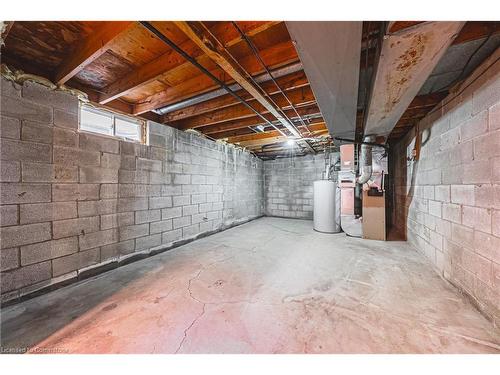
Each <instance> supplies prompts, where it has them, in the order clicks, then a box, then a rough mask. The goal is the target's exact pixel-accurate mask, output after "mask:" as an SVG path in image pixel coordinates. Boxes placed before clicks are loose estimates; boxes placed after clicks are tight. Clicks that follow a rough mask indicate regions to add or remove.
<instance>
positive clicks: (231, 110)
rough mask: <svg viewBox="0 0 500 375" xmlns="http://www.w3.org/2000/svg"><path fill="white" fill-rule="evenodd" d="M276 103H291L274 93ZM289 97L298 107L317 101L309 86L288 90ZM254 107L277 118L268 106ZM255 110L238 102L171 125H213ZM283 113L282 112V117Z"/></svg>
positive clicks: (250, 115) (254, 105) (182, 126)
mask: <svg viewBox="0 0 500 375" xmlns="http://www.w3.org/2000/svg"><path fill="white" fill-rule="evenodd" d="M270 97H271V98H272V100H273V101H274V102H275V103H276V105H277V106H278V107H280V108H282V109H284V110H286V109H289V108H290V106H289V103H288V101H287V100H286V98H285V97H284V96H283V95H281V94H274V95H271V96H270ZM287 97H288V99H289V100H290V101H291V102H292V103H293V104H294V106H296V107H300V106H304V105H307V104H312V103H314V102H315V98H314V94H313V92H312V90H311V88H310V87H309V86H306V87H301V88H298V89H294V90H292V91H289V92H287ZM252 106H253V108H255V109H256V110H257V111H258V112H259V113H260V114H266V113H270V114H271V115H272V116H274V117H275V118H277V117H276V115H275V114H274V113H272V112H271V111H269V110H268V108H267V107H265V106H263V105H261V104H260V102H259V103H252ZM254 116H255V112H253V111H252V110H250V109H248V108H246V107H245V106H244V105H243V104H237V105H233V106H230V107H226V108H222V109H218V110H216V111H213V112H210V113H204V114H201V115H198V116H193V117H189V118H187V119H185V120H180V121H174V122H170V123H169V125H171V126H174V127H176V128H177V129H182V130H186V129H194V128H199V127H201V126H207V125H213V124H217V123H219V122H224V121H229V120H237V119H243V118H248V117H254ZM281 116H282V115H281V114H280V117H281Z"/></svg>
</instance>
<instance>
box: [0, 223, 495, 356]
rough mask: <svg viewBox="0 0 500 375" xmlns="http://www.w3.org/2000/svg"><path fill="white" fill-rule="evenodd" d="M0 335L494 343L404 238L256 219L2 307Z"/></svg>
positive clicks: (433, 349) (106, 349)
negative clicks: (366, 235) (371, 236)
mask: <svg viewBox="0 0 500 375" xmlns="http://www.w3.org/2000/svg"><path fill="white" fill-rule="evenodd" d="M1 318H2V327H1V332H2V346H3V347H25V346H30V347H31V346H33V345H36V346H39V347H41V348H46V349H52V350H54V349H55V350H57V351H63V352H66V351H67V352H70V353H498V352H500V332H499V330H496V329H494V328H493V326H492V324H491V323H490V322H488V321H487V320H486V319H485V318H484V317H483V316H482V315H480V313H479V312H478V311H477V310H476V309H475V308H474V307H473V306H472V305H471V304H470V303H469V302H468V301H467V300H466V299H465V298H464V297H462V296H461V295H460V294H459V293H458V292H457V291H456V290H455V289H454V288H453V287H451V286H450V285H448V284H447V283H446V282H444V281H443V280H442V279H440V278H439V276H438V275H437V274H436V273H435V272H434V271H433V270H432V269H431V267H430V265H429V264H428V263H427V261H426V260H425V259H424V258H423V257H422V256H421V255H420V254H418V253H417V252H415V251H414V250H413V249H412V248H411V247H410V246H409V245H407V244H406V243H404V242H378V241H368V240H362V239H357V238H349V237H346V236H345V235H344V234H335V235H331V234H330V235H329V234H322V233H318V232H314V231H313V230H312V222H310V221H302V220H288V219H278V218H261V219H258V220H255V221H252V222H250V223H247V224H244V225H241V226H238V227H235V228H232V229H230V230H227V231H224V232H221V233H218V234H215V235H212V236H210V237H206V238H203V239H200V240H198V241H195V242H192V243H189V244H187V245H185V246H182V247H179V248H177V249H174V250H171V251H168V252H166V253H163V254H160V255H157V256H154V257H151V258H148V259H145V260H142V261H139V262H136V263H132V264H129V265H127V266H124V267H121V268H118V269H115V270H113V271H110V272H108V273H105V274H102V275H100V276H98V277H95V278H92V279H88V280H86V281H83V282H80V283H78V284H74V285H71V286H68V287H65V288H63V289H59V290H57V291H54V292H52V293H49V294H46V295H42V296H40V297H37V298H35V299H31V300H28V301H25V302H23V303H21V304H17V305H13V306H10V307H7V308H4V309H3V310H2V317H1Z"/></svg>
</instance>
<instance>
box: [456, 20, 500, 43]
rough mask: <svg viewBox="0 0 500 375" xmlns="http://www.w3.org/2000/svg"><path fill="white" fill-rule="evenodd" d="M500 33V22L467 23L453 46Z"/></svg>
mask: <svg viewBox="0 0 500 375" xmlns="http://www.w3.org/2000/svg"><path fill="white" fill-rule="evenodd" d="M498 33H500V22H498V21H494V22H488V21H471V22H467V23H466V24H465V25H464V27H462V30H460V33H459V34H458V35H457V37H456V38H455V40H454V41H453V43H452V45H457V44H462V43H467V42H470V41H473V40H477V39H483V38H486V37H488V36H489V35H494V34H498Z"/></svg>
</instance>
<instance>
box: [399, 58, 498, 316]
mask: <svg viewBox="0 0 500 375" xmlns="http://www.w3.org/2000/svg"><path fill="white" fill-rule="evenodd" d="M499 57H500V50H497V51H496V52H495V53H494V54H493V55H492V56H491V57H490V58H489V59H488V60H487V61H485V62H484V63H483V64H482V65H481V66H480V67H479V68H478V69H477V70H476V71H475V72H474V73H473V74H472V76H471V77H469V78H468V79H467V80H466V81H465V82H464V83H463V84H462V85H461V86H460V87H458V88H457V90H456V91H455V92H454V93H451V94H450V95H449V96H448V97H447V98H445V99H444V100H443V102H442V104H443V106H442V109H439V110H437V111H435V112H434V113H432V114H429V115H428V116H427V117H426V118H424V119H423V120H422V121H421V122H420V124H419V131H420V133H419V134H420V135H421V134H422V132H423V133H424V139H423V144H422V147H421V154H420V159H419V160H418V161H415V162H413V161H407V157H408V156H410V152H411V150H412V149H413V146H414V143H415V131H413V132H411V133H409V134H407V136H406V137H405V138H404V139H403V140H402V141H400V142H399V143H398V144H397V145H396V146H395V148H394V151H393V157H394V158H395V160H394V161H395V165H396V168H395V169H396V174H395V181H396V204H395V212H394V223H395V224H396V225H397V224H399V229H400V230H401V231H403V232H406V234H407V238H408V241H409V242H410V243H411V244H412V245H413V246H414V247H415V248H416V249H417V250H418V251H420V252H421V253H423V254H425V256H426V257H427V258H428V259H429V260H430V261H431V262H432V264H433V265H434V266H435V267H436V269H437V270H438V272H440V273H441V274H442V276H443V277H444V278H446V279H447V280H449V281H450V282H451V283H453V284H454V285H455V286H457V287H458V288H459V289H460V290H462V291H463V292H465V293H466V294H467V295H469V296H470V297H471V298H472V299H473V301H475V303H476V304H477V306H478V307H479V308H480V309H481V310H482V311H483V312H484V314H485V315H487V316H488V317H490V318H491V319H492V320H493V321H494V322H495V324H496V325H497V326H500V61H499V60H498V59H499ZM457 94H459V95H458V96H456V95H457ZM455 96H456V97H455ZM426 134H429V135H428V139H425V137H426Z"/></svg>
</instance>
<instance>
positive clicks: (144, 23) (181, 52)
mask: <svg viewBox="0 0 500 375" xmlns="http://www.w3.org/2000/svg"><path fill="white" fill-rule="evenodd" d="M139 23H140V24H141V25H142V26H144V27H145V28H146V29H147V30H149V31H150V32H151V33H153V34H154V35H156V37H158V39H160V40H161V41H162V42H164V43H165V44H167V45H168V46H169V47H170V48H172V49H173V50H174V51H175V52H177V53H178V54H179V55H181V56H182V57H184V58H185V59H186V60H187V61H189V62H190V63H191V64H193V65H194V66H196V67H197V68H198V69H199V70H201V71H202V72H203V73H204V74H206V75H207V76H208V77H209V78H210V79H211V80H212V81H214V82H215V83H217V84H218V85H220V86H221V87H222V88H224V89H225V90H226V91H227V92H228V93H229V94H230V95H231V96H233V97H234V98H236V99H238V100H239V101H240V102H241V103H242V104H243V105H244V106H245V107H247V108H248V109H250V110H251V111H253V112H255V114H257V116H259V117H260V118H261V119H263V120H264V121H265V122H266V123H268V124H269V125H271V126H272V127H273V128H274V129H276V130H277V131H278V132H279V133H280V134H282V135H283V136H285V137H286V136H287V135H286V134H285V133H284V132H283V131H281V129H279V128H277V127H276V126H275V125H273V124H272V123H271V122H270V121H269V120H268V119H267V118H265V117H264V116H263V115H262V114H260V112H259V111H257V110H256V109H255V108H254V107H252V106H251V105H250V104H248V103H247V102H246V101H245V100H244V99H243V98H242V97H241V96H239V95H238V94H236V93H235V92H234V91H233V90H231V89H230V88H229V86H228V85H226V84H225V83H224V82H222V81H221V80H219V79H218V78H217V77H216V76H214V75H213V74H212V73H210V71H209V70H208V69H206V68H205V67H204V66H203V65H201V64H200V63H198V61H196V60H195V59H193V58H192V57H191V56H190V55H189V54H187V53H186V52H185V51H184V50H183V49H181V48H180V47H179V46H177V44H175V43H174V42H172V41H171V40H170V39H169V38H167V37H166V36H165V35H163V34H162V33H161V32H160V31H159V30H157V29H156V28H155V27H154V26H153V25H151V24H150V23H149V22H147V21H139Z"/></svg>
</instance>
